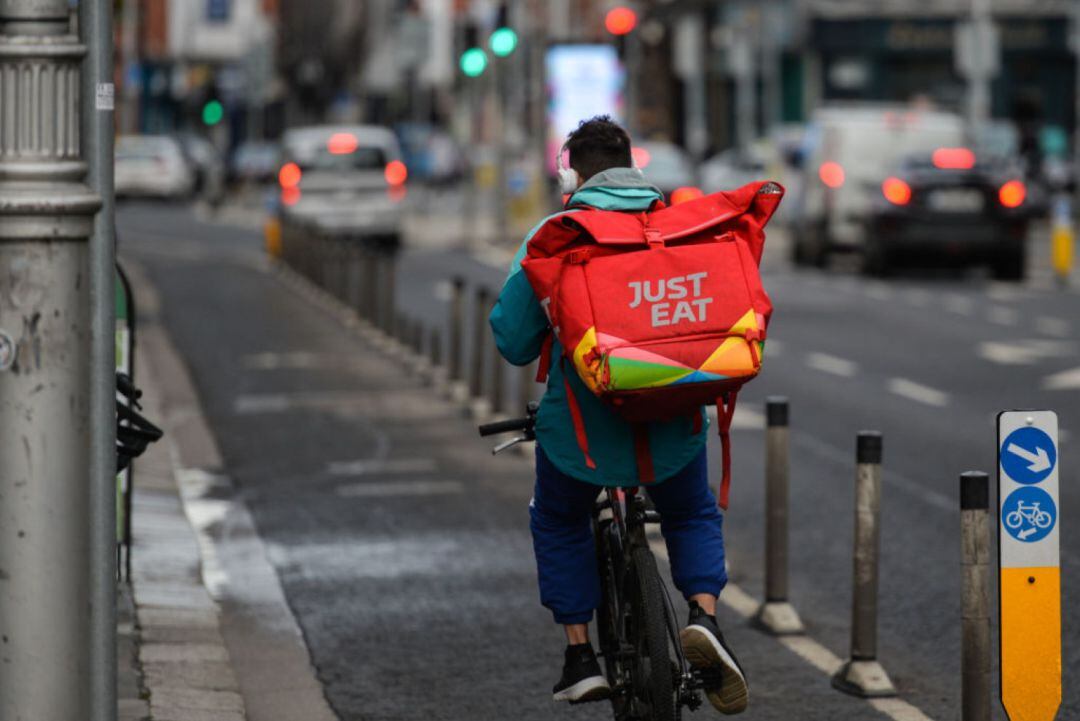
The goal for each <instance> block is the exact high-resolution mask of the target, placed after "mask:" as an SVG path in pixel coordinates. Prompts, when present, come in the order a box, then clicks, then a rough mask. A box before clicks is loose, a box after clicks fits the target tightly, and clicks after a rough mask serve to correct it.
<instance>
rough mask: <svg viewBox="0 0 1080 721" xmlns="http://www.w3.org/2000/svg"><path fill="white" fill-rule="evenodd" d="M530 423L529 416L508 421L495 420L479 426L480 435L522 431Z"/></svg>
mask: <svg viewBox="0 0 1080 721" xmlns="http://www.w3.org/2000/svg"><path fill="white" fill-rule="evenodd" d="M531 424H532V419H531V418H513V419H511V420H508V421H496V422H495V423H485V424H484V425H482V426H480V428H479V430H480V435H482V436H493V435H496V434H498V433H509V432H510V431H523V430H525V429H527V428H528V427H529V426H530V425H531Z"/></svg>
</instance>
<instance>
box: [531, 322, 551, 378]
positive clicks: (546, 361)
mask: <svg viewBox="0 0 1080 721" xmlns="http://www.w3.org/2000/svg"><path fill="white" fill-rule="evenodd" d="M553 345H555V333H554V331H551V330H549V331H548V332H547V335H546V336H544V343H543V345H541V346H540V360H539V362H537V364H536V382H537V383H547V379H548V372H549V371H551V347H552V346H553Z"/></svg>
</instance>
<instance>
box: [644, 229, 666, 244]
mask: <svg viewBox="0 0 1080 721" xmlns="http://www.w3.org/2000/svg"><path fill="white" fill-rule="evenodd" d="M645 242H646V243H648V244H649V247H650V248H663V247H664V236H662V235H661V234H660V229H659V228H645Z"/></svg>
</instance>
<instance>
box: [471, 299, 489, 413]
mask: <svg viewBox="0 0 1080 721" xmlns="http://www.w3.org/2000/svg"><path fill="white" fill-rule="evenodd" d="M487 314H488V289H487V288H485V287H484V286H480V287H479V288H477V289H476V302H475V303H474V304H473V344H472V355H471V360H472V365H471V366H470V373H469V395H470V396H472V397H473V398H480V397H481V396H483V394H484V339H485V338H487Z"/></svg>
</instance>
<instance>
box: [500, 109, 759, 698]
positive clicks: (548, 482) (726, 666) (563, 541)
mask: <svg viewBox="0 0 1080 721" xmlns="http://www.w3.org/2000/svg"><path fill="white" fill-rule="evenodd" d="M565 147H566V150H568V151H569V165H570V169H571V170H572V171H574V172H576V173H577V181H576V185H577V188H576V190H574V191H573V193H572V195H571V198H570V201H569V202H568V203H567V206H568V207H569V206H571V205H574V206H587V207H591V208H597V209H601V210H619V211H630V212H638V213H640V212H644V211H646V210H648V209H650V208H651V207H652V206H653V205H654V204H655V203H656V202H657V201H658V200H662V197H663V196H662V194H661V192H660V191H659V190H658V189H657V188H656V187H655V186H653V185H651V184H650V183H649V182H648V181H647V180H646V179H645V178H644V176H643V175H642V173H641V171H639V170H638V169H636V168H634V167H633V162H632V160H631V152H630V147H631V146H630V137H629V135H628V134H627V133H626V131H625V130H623V129H622V128H621V127H619V126H618V125H617V124H616V123H614V122H613V121H612V120H611V119H610V118H609V117H607V116H601V117H596V118H592V119H591V120H588V121H583V122H582V123H581V124H580V126H579V127H578V128H577V129H576V130H575V131H574V132H572V133H571V134H570V136H569V138H568V139H567V141H566V146H565ZM565 212H570V213H572V212H574V211H573V210H568V211H565ZM542 224H543V223H541V224H540V225H542ZM540 225H538V226H537V228H539V227H540ZM535 232H536V229H534V230H533V231H532V232H531V233H530V234H529V236H527V237H526V239H525V243H523V244H522V247H521V250H520V251H519V252H518V254H517V257H516V258H515V259H514V261H513V264H512V266H511V270H510V275H509V277H508V278H507V279H506V283H505V285H504V286H503V289H502V292H501V293H500V295H499V299H498V302H497V303H496V305H495V308H494V310H493V311H492V313H491V319H490V320H491V327H492V329H493V331H494V333H495V342H496V344H497V345H498V348H499V351H500V353H502V355H503V357H505V358H506V360H508V361H509V362H510V363H513V364H515V365H525V364H527V363H530V362H532V361H533V360H535V359H536V358H537V357H538V356H539V355H540V354H541V350H542V348H543V345H544V343H545V339H546V338H547V337H548V335H549V333H550V326H549V323H548V319H547V316H546V315H545V313H544V311H543V309H542V308H541V306H540V303H539V301H538V300H537V297H536V295H535V293H534V291H533V289H532V287H531V285H530V284H529V282H528V280H527V279H526V277H525V273H524V272H522V270H521V260H522V258H523V257H524V255H525V250H526V245H527V244H528V242H529V239H530V238H531V237H532V235H533V234H534V233H535ZM555 342H556V343H557V342H558V341H555ZM559 354H560V350H559V349H558V348H557V347H556V348H555V349H554V350H552V351H551V357H552V358H557V357H559ZM567 390H569V391H570V392H572V393H573V396H574V398H575V399H576V402H577V406H578V407H579V408H580V415H581V417H582V418H583V419H584V422H585V426H587V427H588V429H589V453H590V454H591V456H592V459H595V463H593V464H591V466H594V467H590V465H587V464H586V462H585V459H583V456H582V452H581V450H580V448H579V443H578V441H577V439H576V438H575V430H574V423H573V422H572V418H571V407H570V406H571V403H572V399H568V398H567ZM575 412H577V411H575ZM701 414H702V416H703V417H702V422H701V423H696V422H695V421H694V420H693V419H691V418H685V417H684V418H679V419H676V420H673V421H667V422H654V423H650V424H649V428H648V437H649V446H650V450H651V455H652V463H653V473H654V474H655V478H656V479H657V482H656V483H655V484H654V485H649V486H648V489H647V490H648V494H649V496H650V497H651V499H652V501H653V503H654V504H655V506H656V509H657V511H659V513H660V515H661V519H662V520H661V531H662V532H663V536H664V540H665V542H666V543H667V549H668V555H669V557H670V559H671V572H672V577H673V580H674V582H675V586H676V587H677V588H678V590H679V591H680V592H681V593H682V594H683V595H684V596H685V597H686V599H687V600H688V601H689V604H690V620H689V623H688V625H687V627H686V628H685V629H684V630H683V632H682V634H681V641H682V645H683V648H684V650H685V651H686V655H687V658H688V659H689V660H690V661H691V663H694V664H695V665H696V666H697V667H700V668H706V667H712V668H716V667H719V668H720V669H721V674H720V677H721V679H722V682H721V684H720V685H719V686H717V687H714V688H708V689H706V692H707V695H708V698H709V701H710V702H711V703H712V705H713V706H714V707H715V708H716V709H717V710H719V711H720V712H721V713H725V714H734V713H739V712H741V711H743V710H744V709H745V708H746V705H747V700H748V698H749V693H748V689H747V685H746V679H745V676H744V674H743V672H742V669H741V668H740V666H739V663H738V661H737V660H736V659H735V655H734V653H732V651H731V648H730V647H729V646H728V645H727V643H726V642H725V641H724V637H723V635H722V634H721V633H720V630H719V628H718V627H717V623H716V600H717V596H718V595H719V594H720V592H721V590H722V589H723V588H724V585H725V584H726V583H727V574H726V572H725V569H724V539H723V534H722V525H723V516H722V515H721V513H720V511H719V510H718V508H717V503H716V498H715V497H714V495H713V493H712V491H711V490H710V489H709V485H708V479H707V474H706V453H705V440H706V435H705V433H706V430H705V426H706V425H707V420H706V419H705V418H704V408H702V410H701ZM695 425H697V426H700V428H699V429H695V428H694V426H695ZM695 430H696V432H695ZM632 435H633V434H632V431H631V426H630V424H629V423H627V422H626V421H624V420H623V419H621V418H620V417H618V416H617V415H615V414H614V413H613V412H612V411H611V410H610V409H609V408H608V407H607V406H606V405H604V403H603V402H602V401H600V400H599V399H598V398H597V397H596V396H595V395H593V393H591V392H590V391H589V390H588V388H586V386H585V385H584V383H583V382H582V381H581V379H580V378H578V377H577V374H576V373H574V372H573V371H572V370H569V371H568V372H567V370H565V369H564V368H562V367H561V364H559V363H552V364H551V366H550V375H549V379H548V386H547V392H546V393H545V395H544V397H543V400H542V401H541V404H540V410H539V414H538V417H537V422H536V441H537V445H536V487H535V490H534V494H533V499H532V502H531V503H530V504H529V512H530V517H531V523H530V528H531V530H532V536H533V548H534V551H535V554H536V565H537V571H538V576H539V582H540V600H541V603H543V605H544V606H545V607H547V608H548V609H550V610H551V612H552V613H553V614H554V617H555V622H556V623H560V624H562V625H563V626H564V627H565V629H566V638H567V642H568V645H567V647H566V655H565V665H564V666H563V672H562V677H561V678H560V679H559V682H558V683H557V684H556V685H555V688H554V698H555V700H556V701H570V702H583V701H594V700H600V699H603V698H607V697H608V696H609V695H610V693H611V689H610V688H609V686H608V682H607V680H606V678H605V677H604V675H603V673H602V672H601V670H600V665H599V663H598V662H597V660H596V655H595V653H594V652H593V649H592V646H591V644H590V643H589V631H588V623H589V621H590V620H592V617H593V612H594V611H595V610H596V608H597V607H598V606H599V604H600V580H599V572H598V569H597V560H596V552H595V547H594V541H593V537H592V528H591V512H592V509H593V504H594V503H595V501H596V497H597V495H598V493H599V488H598V486H605V485H622V486H637V485H639V475H638V471H637V466H636V463H637V461H636V456H635V447H634V441H633V437H632Z"/></svg>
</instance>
